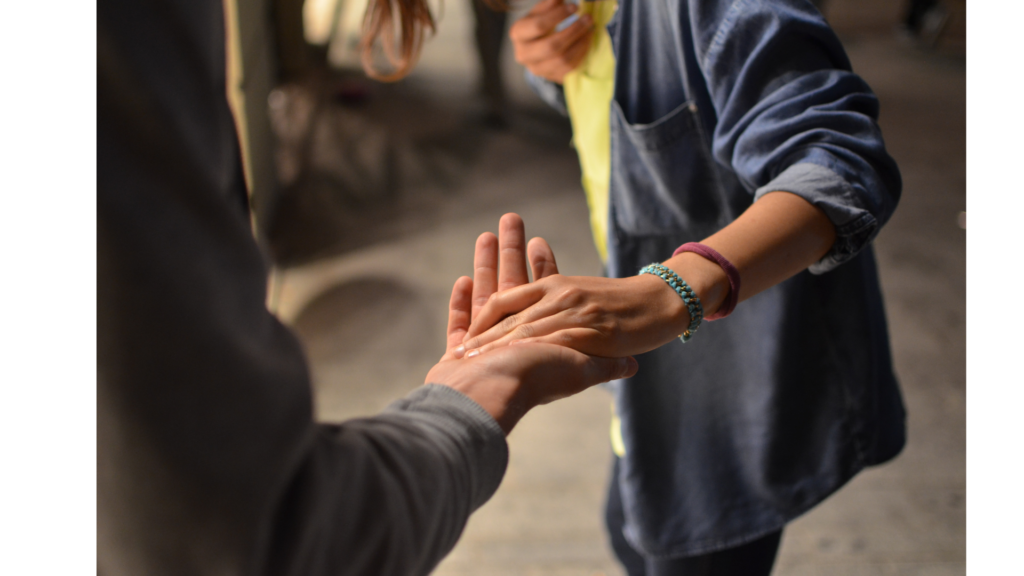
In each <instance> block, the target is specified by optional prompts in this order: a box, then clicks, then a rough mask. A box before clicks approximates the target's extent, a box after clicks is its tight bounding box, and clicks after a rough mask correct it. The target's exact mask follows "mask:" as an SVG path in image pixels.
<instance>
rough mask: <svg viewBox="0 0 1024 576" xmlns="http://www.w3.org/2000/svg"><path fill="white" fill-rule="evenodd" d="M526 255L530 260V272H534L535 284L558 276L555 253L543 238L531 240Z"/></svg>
mask: <svg viewBox="0 0 1024 576" xmlns="http://www.w3.org/2000/svg"><path fill="white" fill-rule="evenodd" d="M526 254H527V258H528V259H529V260H530V270H531V271H532V272H533V281H534V282H536V281H537V280H540V279H542V278H547V277H548V276H554V275H555V274H558V264H556V263H555V253H554V251H552V250H551V246H548V243H547V241H546V240H544V239H543V238H539V237H538V238H534V239H533V240H530V243H529V244H527V246H526Z"/></svg>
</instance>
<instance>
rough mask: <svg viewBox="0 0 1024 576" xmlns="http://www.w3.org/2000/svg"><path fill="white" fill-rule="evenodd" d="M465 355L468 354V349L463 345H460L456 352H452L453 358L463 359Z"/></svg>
mask: <svg viewBox="0 0 1024 576" xmlns="http://www.w3.org/2000/svg"><path fill="white" fill-rule="evenodd" d="M465 353H466V347H465V346H463V345H462V344H459V345H458V347H457V348H455V350H452V356H455V357H456V358H462V356H463V355H464V354H465Z"/></svg>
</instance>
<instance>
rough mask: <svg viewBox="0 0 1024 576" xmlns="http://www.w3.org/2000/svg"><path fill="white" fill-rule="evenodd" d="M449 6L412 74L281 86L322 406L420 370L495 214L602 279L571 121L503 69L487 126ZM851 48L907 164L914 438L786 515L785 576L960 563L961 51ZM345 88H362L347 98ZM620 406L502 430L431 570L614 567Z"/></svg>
mask: <svg viewBox="0 0 1024 576" xmlns="http://www.w3.org/2000/svg"><path fill="white" fill-rule="evenodd" d="M458 4H459V3H449V4H448V5H447V6H446V8H447V11H446V14H445V20H443V21H442V23H441V31H442V32H441V36H439V37H438V38H437V39H435V40H434V41H432V42H431V43H430V44H428V47H427V52H426V54H425V56H424V60H423V62H422V66H421V67H420V69H419V70H418V72H417V73H416V74H415V75H414V76H413V77H412V78H410V79H409V80H407V81H405V82H402V83H400V84H398V85H388V86H380V85H374V86H369V87H367V86H365V85H363V84H361V83H359V81H358V80H354V79H352V78H348V77H346V78H342V79H340V80H339V79H334V80H332V81H329V82H327V83H326V84H321V85H319V88H316V89H313V90H304V89H299V88H295V89H291V90H290V91H285V92H282V93H281V94H282V95H281V97H280V98H279V99H278V101H277V110H276V112H275V114H276V117H275V122H276V125H277V128H278V130H279V133H280V134H282V136H283V146H282V150H281V152H280V155H279V158H278V160H279V170H280V171H281V173H282V175H283V176H284V177H285V179H286V180H287V182H289V184H290V189H289V192H288V194H287V196H285V198H284V200H283V202H282V204H281V206H280V208H279V213H280V215H281V218H280V219H279V220H278V222H277V223H275V224H274V225H272V226H271V227H270V228H269V230H268V235H269V236H270V239H271V247H272V250H273V252H274V254H275V256H276V258H277V259H278V261H279V262H280V267H279V268H278V270H277V272H276V273H275V275H274V280H273V290H272V306H273V307H274V308H275V309H276V310H277V312H278V313H279V315H280V316H281V317H282V318H284V319H285V320H286V321H287V322H289V323H291V324H292V325H293V326H294V328H295V330H296V331H297V332H298V334H299V335H300V337H301V338H302V340H303V341H304V343H305V345H306V348H307V352H308V354H309V359H310V362H311V364H312V369H313V377H314V380H315V386H316V394H317V410H318V413H319V415H320V416H321V417H322V418H324V419H327V420H340V419H344V418H347V417H351V416H355V415H363V414H372V413H375V412H376V411H378V410H380V409H381V408H382V407H383V406H385V405H386V404H387V403H388V402H390V401H391V400H393V399H394V398H396V397H398V396H400V395H402V394H404V393H406V392H407V391H409V390H411V389H413V388H414V387H416V386H418V385H419V384H421V383H422V380H423V377H424V375H425V374H426V372H427V370H428V369H429V368H430V366H431V365H432V364H433V363H434V362H435V361H436V359H437V358H438V357H439V356H440V354H441V353H442V351H443V332H444V322H445V317H446V316H445V314H446V304H447V298H448V294H449V292H450V289H451V283H452V282H453V281H454V280H455V278H457V277H458V276H459V275H463V274H470V273H471V265H472V250H473V242H474V239H475V238H476V236H477V235H478V234H479V233H480V232H483V231H485V230H491V231H496V228H497V222H498V218H499V217H500V216H501V215H502V214H503V213H505V212H509V211H515V212H518V213H519V214H520V215H522V217H523V218H524V220H525V222H526V226H527V233H528V234H529V235H531V236H543V237H544V238H546V239H547V240H548V241H549V242H550V243H551V245H552V247H553V248H554V250H555V253H556V255H557V257H558V259H559V263H560V265H561V267H562V272H563V273H566V274H588V275H596V274H599V273H600V268H601V267H600V261H599V260H598V257H597V255H596V252H595V250H594V248H593V246H592V244H591V241H590V233H589V229H588V224H587V213H586V204H585V201H584V198H583V194H582V191H581V189H580V186H579V169H578V166H577V161H576V157H575V154H574V152H573V150H572V149H570V147H569V138H570V133H569V130H568V126H567V125H566V122H565V121H564V120H562V119H560V118H559V117H557V116H555V115H554V114H553V113H551V112H549V111H547V109H546V108H544V107H543V105H542V104H540V102H539V101H538V100H537V99H536V98H535V97H533V96H532V94H531V93H529V91H528V89H527V88H526V87H525V85H524V84H523V83H522V82H521V81H520V80H519V79H518V76H519V72H518V69H513V67H512V66H511V62H510V66H509V72H508V74H507V76H508V78H509V80H510V82H512V85H511V86H510V90H511V92H512V95H513V105H514V109H513V113H512V116H511V127H510V128H509V129H508V130H506V131H490V130H487V129H485V128H483V127H482V126H481V125H480V123H479V122H478V118H479V109H478V107H477V104H476V103H475V99H474V94H473V85H472V81H471V79H472V78H473V74H474V60H473V53H472V51H471V48H470V38H471V37H470V34H471V29H470V26H469V24H470V23H469V22H468V21H467V16H466V13H467V12H468V10H466V9H465V7H461V6H460V5H458ZM844 41H845V43H846V46H847V49H848V51H849V54H850V57H851V60H852V61H853V63H854V69H855V70H856V71H857V72H858V73H860V74H861V75H862V76H864V77H865V78H866V79H867V81H868V82H869V83H870V84H871V86H872V87H873V88H874V90H875V91H876V93H877V94H878V95H879V98H880V99H881V102H882V117H881V124H882V128H883V132H884V135H885V138H886V142H887V144H888V146H889V149H890V151H891V153H892V155H893V156H894V157H895V158H896V160H897V161H898V162H899V165H900V168H901V170H902V173H903V178H904V193H903V199H902V201H901V204H900V207H899V209H898V211H897V212H896V215H895V216H894V217H893V219H892V221H891V222H890V223H889V224H888V226H887V227H886V228H885V229H884V230H883V232H882V233H881V234H880V236H879V238H878V241H877V243H876V249H877V253H878V258H879V263H880V267H881V278H882V284H883V291H884V294H885V297H886V301H887V305H888V312H889V322H890V330H891V335H892V345H893V353H894V356H895V362H896V370H897V373H898V375H899V378H900V381H901V384H902V387H903V393H904V398H905V401H906V404H907V407H908V412H909V422H908V426H909V441H908V444H907V447H906V449H905V450H904V452H903V454H902V455H900V456H899V458H897V459H896V460H895V461H894V462H892V463H890V464H888V465H885V466H882V467H879V468H877V469H872V470H868V471H866V472H864V473H862V474H861V475H859V476H858V477H857V478H855V479H854V480H853V481H852V482H851V483H850V484H849V485H848V486H846V487H844V488H843V489H842V490H840V491H839V492H838V493H837V494H836V495H834V496H833V497H831V498H830V499H828V500H827V501H826V502H824V503H823V504H822V505H820V506H819V507H817V508H816V509H814V510H813V511H811V512H810V513H808V514H807V515H805V516H804V517H802V518H800V519H798V520H797V521H795V522H793V523H792V524H791V526H790V527H789V528H788V529H787V530H786V532H785V536H784V538H783V544H782V549H781V551H780V555H779V559H778V562H777V568H776V571H775V574H778V575H780V576H810V575H830V576H847V575H849V576H853V575H868V574H871V575H897V574H898V575H924V574H928V575H936V576H938V575H953V574H963V573H964V572H965V417H964V406H965V336H964V326H965V299H964V296H963V294H964V288H965V232H964V230H963V229H962V228H961V227H959V226H958V216H959V213H960V211H962V210H964V207H965V164H964V162H965V81H964V79H965V66H964V60H963V57H962V55H959V56H958V55H957V54H956V51H955V50H954V51H952V52H950V51H948V50H947V51H943V52H934V51H928V50H924V49H921V48H919V47H917V46H915V45H914V44H913V43H911V42H909V41H908V40H906V39H901V38H900V37H898V35H896V34H894V33H891V32H889V31H882V32H881V33H878V32H877V31H875V32H874V33H864V32H862V33H860V34H858V35H856V36H850V37H848V38H844ZM339 86H341V87H342V88H343V89H344V90H343V91H346V92H345V93H346V94H351V92H352V88H353V87H355V88H356V92H358V90H361V89H364V88H368V89H369V90H370V91H371V93H370V97H369V98H368V99H366V100H365V101H360V100H359V99H358V98H353V97H351V96H345V97H341V98H338V97H335V96H336V95H337V92H338V87H339ZM325 87H326V88H325ZM329 96H330V97H329ZM308 142H312V144H311V145H306V144H305V143H308ZM609 406H610V398H609V396H608V395H607V394H605V393H604V392H603V391H601V390H599V389H592V390H589V391H587V392H585V393H583V394H580V395H579V396H576V397H574V398H572V399H569V400H566V401H562V402H559V403H556V404H554V405H550V406H545V407H541V408H539V409H537V410H535V411H534V412H532V413H531V414H529V415H528V416H527V417H526V418H525V419H524V420H523V421H522V422H521V423H520V424H519V426H518V427H517V428H516V430H515V431H514V432H513V434H512V435H511V437H510V438H509V444H510V447H511V461H510V465H509V469H508V473H507V475H506V477H505V479H504V482H503V484H502V486H501V488H500V489H499V491H498V493H497V494H496V495H495V496H494V498H493V499H492V500H491V501H490V502H488V503H487V504H486V505H485V506H484V507H483V508H482V509H481V510H480V511H478V512H477V513H476V514H475V515H474V516H473V518H472V519H471V520H470V523H469V526H468V527H467V529H466V531H465V533H464V535H463V537H462V540H461V541H460V542H459V544H458V546H457V547H456V548H455V550H454V551H453V552H452V554H451V555H450V556H449V557H448V558H447V559H446V560H445V561H444V562H443V563H442V564H441V566H440V567H439V568H438V569H437V571H436V574H440V575H451V576H454V575H463V574H465V575H468V574H488V575H492V574H493V575H504V574H508V575H512V574H517V575H518V574H538V575H539V574H545V575H563V574H564V575H581V576H584V575H596V574H608V575H611V574H621V573H622V571H621V569H620V568H619V567H618V565H617V564H616V562H615V560H614V559H613V557H612V555H611V552H610V549H609V547H608V545H607V544H606V541H605V536H604V533H603V529H602V526H601V513H600V511H601V505H602V501H603V494H604V490H605V483H606V481H607V476H608V463H609V455H610V449H609V446H608V441H607V429H608V424H609Z"/></svg>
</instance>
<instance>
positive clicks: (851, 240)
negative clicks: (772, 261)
mask: <svg viewBox="0 0 1024 576" xmlns="http://www.w3.org/2000/svg"><path fill="white" fill-rule="evenodd" d="M769 192H789V193H791V194H796V195H797V196H800V197H801V198H803V199H804V200H807V201H808V202H810V203H811V204H813V205H814V206H816V207H817V208H818V209H819V210H821V211H822V212H824V213H825V215H826V216H828V219H829V220H831V221H832V224H833V225H834V226H835V227H836V241H835V244H833V245H832V249H831V250H829V251H828V254H825V256H824V257H822V258H821V260H818V261H817V262H815V263H814V264H812V265H811V266H810V267H809V268H808V270H809V271H810V272H811V274H824V273H825V272H828V271H829V270H832V269H833V268H835V267H836V266H839V265H840V264H842V263H843V262H846V261H847V260H849V259H851V258H853V257H854V256H856V255H857V253H858V252H860V251H861V249H863V248H864V246H866V245H867V244H868V242H870V241H871V239H872V238H874V236H875V233H876V232H877V231H878V220H876V219H875V217H874V215H873V214H871V212H869V211H868V210H866V209H865V208H863V207H862V205H861V204H862V203H861V202H860V201H859V199H858V196H857V194H856V192H855V190H854V189H853V186H851V185H850V183H849V182H847V181H846V180H843V178H842V177H840V176H839V175H838V174H836V173H835V172H833V171H832V170H830V169H828V168H826V167H824V166H819V165H818V164H810V163H806V162H802V163H799V164H794V165H792V166H790V167H789V168H786V170H785V171H783V172H782V174H779V175H778V176H776V177H775V179H774V180H772V181H771V182H769V183H767V184H765V185H764V186H761V187H760V188H758V189H757V190H756V191H755V192H754V201H755V202H756V201H757V200H759V199H760V198H761V197H762V196H764V195H765V194H767V193H769Z"/></svg>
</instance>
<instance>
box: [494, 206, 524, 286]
mask: <svg viewBox="0 0 1024 576" xmlns="http://www.w3.org/2000/svg"><path fill="white" fill-rule="evenodd" d="M498 255H499V256H498V262H499V267H498V291H499V292H501V291H504V290H508V289H509V288H515V287H516V286H522V285H523V284H526V283H528V282H529V281H530V279H529V277H528V276H527V274H526V233H525V231H524V229H523V219H522V218H520V217H519V215H518V214H512V213H509V214H505V215H504V216H502V217H501V221H500V222H499V223H498Z"/></svg>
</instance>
